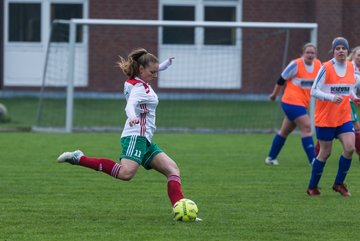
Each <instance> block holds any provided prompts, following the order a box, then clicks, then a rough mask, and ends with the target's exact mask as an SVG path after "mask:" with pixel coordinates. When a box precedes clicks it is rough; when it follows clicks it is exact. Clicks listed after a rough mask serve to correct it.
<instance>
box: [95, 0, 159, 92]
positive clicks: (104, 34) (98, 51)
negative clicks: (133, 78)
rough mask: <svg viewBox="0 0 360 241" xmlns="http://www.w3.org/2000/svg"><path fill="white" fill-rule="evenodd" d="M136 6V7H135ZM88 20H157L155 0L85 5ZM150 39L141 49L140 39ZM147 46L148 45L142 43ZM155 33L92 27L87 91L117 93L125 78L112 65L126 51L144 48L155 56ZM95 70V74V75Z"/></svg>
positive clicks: (103, 2) (128, 0)
mask: <svg viewBox="0 0 360 241" xmlns="http://www.w3.org/2000/svg"><path fill="white" fill-rule="evenodd" d="M139 6H140V7H139ZM89 17H90V18H103V19H154V20H157V19H158V1H157V0H146V1H142V0H122V1H118V0H108V1H97V0H90V2H89ZM144 38H148V39H152V40H153V42H150V44H148V45H147V46H144V45H143V43H144V41H143V39H144ZM146 42H147V43H149V41H146ZM156 46H157V31H156V29H155V28H154V29H153V30H148V29H146V30H145V29H144V28H141V27H126V28H124V27H114V26H113V27H109V26H106V27H105V26H98V27H96V26H95V27H94V26H92V27H91V28H90V49H91V51H89V76H90V81H89V82H90V86H89V88H90V90H106V91H116V92H117V91H120V90H122V88H123V83H124V79H125V76H123V75H122V73H121V71H120V69H119V68H118V67H117V65H116V62H117V61H118V60H119V55H120V56H123V57H126V55H127V54H128V52H129V50H131V49H134V48H137V47H144V48H146V49H147V50H148V51H150V52H152V53H154V54H157V47H156ZM95 70H96V71H95Z"/></svg>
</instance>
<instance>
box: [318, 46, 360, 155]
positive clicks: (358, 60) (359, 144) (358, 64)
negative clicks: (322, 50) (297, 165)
mask: <svg viewBox="0 0 360 241" xmlns="http://www.w3.org/2000/svg"><path fill="white" fill-rule="evenodd" d="M347 59H348V60H349V61H351V62H352V64H353V65H354V69H355V75H356V76H357V78H358V79H360V46H357V47H355V48H353V50H352V51H351V53H350V54H349V56H348V58H347ZM358 88H359V86H357V89H358ZM350 105H351V120H352V123H353V125H354V129H355V151H356V153H357V154H358V155H359V160H360V122H359V117H358V115H357V113H356V107H355V104H354V102H353V101H352V100H351V99H350ZM319 151H320V144H319V141H317V142H316V145H315V154H316V156H317V155H318V154H319Z"/></svg>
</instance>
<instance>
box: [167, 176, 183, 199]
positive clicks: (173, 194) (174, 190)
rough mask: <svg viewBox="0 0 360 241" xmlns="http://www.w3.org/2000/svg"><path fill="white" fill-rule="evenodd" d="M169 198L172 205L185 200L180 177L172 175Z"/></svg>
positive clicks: (170, 177) (169, 182)
mask: <svg viewBox="0 0 360 241" xmlns="http://www.w3.org/2000/svg"><path fill="white" fill-rule="evenodd" d="M168 196H169V199H170V202H171V205H172V206H174V204H175V203H176V202H177V201H179V200H180V199H182V198H184V195H183V193H182V191H181V183H180V177H179V176H176V175H171V176H169V177H168Z"/></svg>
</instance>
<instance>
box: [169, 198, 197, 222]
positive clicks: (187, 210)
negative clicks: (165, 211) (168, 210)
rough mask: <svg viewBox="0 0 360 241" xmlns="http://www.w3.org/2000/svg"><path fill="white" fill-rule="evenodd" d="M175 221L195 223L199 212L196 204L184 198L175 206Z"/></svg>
mask: <svg viewBox="0 0 360 241" xmlns="http://www.w3.org/2000/svg"><path fill="white" fill-rule="evenodd" d="M173 211H174V220H176V221H184V222H189V221H194V220H195V219H196V217H197V213H198V211H199V209H198V207H197V206H196V203H195V202H194V201H191V200H190V199H187V198H183V199H181V200H179V201H177V202H176V203H175V204H174V208H173Z"/></svg>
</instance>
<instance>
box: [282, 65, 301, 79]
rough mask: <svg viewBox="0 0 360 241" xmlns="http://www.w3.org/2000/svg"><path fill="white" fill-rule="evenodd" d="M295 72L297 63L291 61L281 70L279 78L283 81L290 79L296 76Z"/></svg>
mask: <svg viewBox="0 0 360 241" xmlns="http://www.w3.org/2000/svg"><path fill="white" fill-rule="evenodd" d="M297 71H298V66H297V63H296V62H295V61H294V60H293V61H291V62H290V63H289V64H288V65H287V66H286V68H285V69H284V70H283V72H282V73H281V77H282V78H283V79H290V78H292V77H294V76H295V75H296V73H297Z"/></svg>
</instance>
